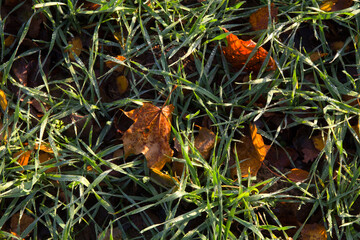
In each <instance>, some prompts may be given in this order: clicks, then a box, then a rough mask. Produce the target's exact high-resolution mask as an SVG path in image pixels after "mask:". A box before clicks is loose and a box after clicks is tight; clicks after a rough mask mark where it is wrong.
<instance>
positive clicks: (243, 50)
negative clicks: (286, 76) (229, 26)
mask: <svg viewBox="0 0 360 240" xmlns="http://www.w3.org/2000/svg"><path fill="white" fill-rule="evenodd" d="M223 30H224V31H225V32H229V31H228V30H226V29H224V28H223ZM226 40H227V46H226V47H223V48H222V50H223V53H224V56H225V58H226V60H227V61H228V62H229V63H230V64H231V65H232V66H233V67H234V68H237V69H241V68H242V67H243V66H244V65H245V63H246V61H247V60H248V58H249V56H250V54H251V52H252V51H253V50H254V49H255V47H256V43H255V42H254V41H252V40H248V41H243V40H241V39H239V38H238V37H237V36H235V35H234V34H229V35H228V36H226ZM267 55H268V52H267V51H266V50H265V49H264V48H262V47H259V48H258V49H257V52H256V53H255V54H254V56H253V57H252V58H251V59H250V60H249V62H248V63H247V65H246V67H245V70H249V71H256V72H258V71H259V70H260V68H261V65H262V64H263V62H264V61H265V59H266V57H267ZM275 69H276V65H275V61H274V59H273V58H272V57H270V59H269V62H268V64H267V68H266V71H271V70H275Z"/></svg>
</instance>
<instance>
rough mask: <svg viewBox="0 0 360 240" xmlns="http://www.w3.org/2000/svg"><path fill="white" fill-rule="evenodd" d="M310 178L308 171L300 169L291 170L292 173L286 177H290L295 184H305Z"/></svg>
mask: <svg viewBox="0 0 360 240" xmlns="http://www.w3.org/2000/svg"><path fill="white" fill-rule="evenodd" d="M308 176H309V172H308V171H305V170H302V169H298V168H293V169H291V170H290V173H288V174H287V175H286V177H288V178H289V179H290V180H291V181H293V182H303V181H305V180H306V179H307V178H308Z"/></svg>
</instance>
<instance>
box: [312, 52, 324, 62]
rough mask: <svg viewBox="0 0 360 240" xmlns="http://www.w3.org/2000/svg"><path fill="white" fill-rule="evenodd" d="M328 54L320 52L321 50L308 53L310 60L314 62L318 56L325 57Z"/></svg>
mask: <svg viewBox="0 0 360 240" xmlns="http://www.w3.org/2000/svg"><path fill="white" fill-rule="evenodd" d="M327 55H328V54H327V53H321V52H318V51H317V52H313V53H312V54H311V55H310V60H311V61H312V62H316V61H317V60H319V59H320V58H322V57H325V56H327Z"/></svg>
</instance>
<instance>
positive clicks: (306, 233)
mask: <svg viewBox="0 0 360 240" xmlns="http://www.w3.org/2000/svg"><path fill="white" fill-rule="evenodd" d="M301 237H302V238H301V239H307V240H326V239H327V235H326V229H325V227H324V226H323V225H320V224H317V223H314V224H305V226H304V227H303V229H302V230H301Z"/></svg>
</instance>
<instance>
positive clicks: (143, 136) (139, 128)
mask: <svg viewBox="0 0 360 240" xmlns="http://www.w3.org/2000/svg"><path fill="white" fill-rule="evenodd" d="M173 110H174V106H173V105H167V106H165V107H163V108H161V109H160V108H158V107H156V106H154V105H153V104H151V103H144V104H143V106H142V107H140V108H137V109H134V110H131V111H129V112H124V113H125V115H126V116H127V117H129V118H131V119H132V120H133V121H134V123H133V124H132V125H131V127H130V128H129V129H128V130H127V131H126V132H125V133H124V135H123V136H122V138H121V139H122V141H123V144H124V151H125V158H126V157H127V156H129V155H130V154H140V153H142V154H144V155H145V158H146V160H147V166H148V167H149V168H151V169H158V170H161V169H162V168H163V167H164V165H165V163H167V162H170V160H171V159H170V157H172V155H173V150H172V149H171V148H170V145H169V140H170V133H171V114H172V112H173Z"/></svg>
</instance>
